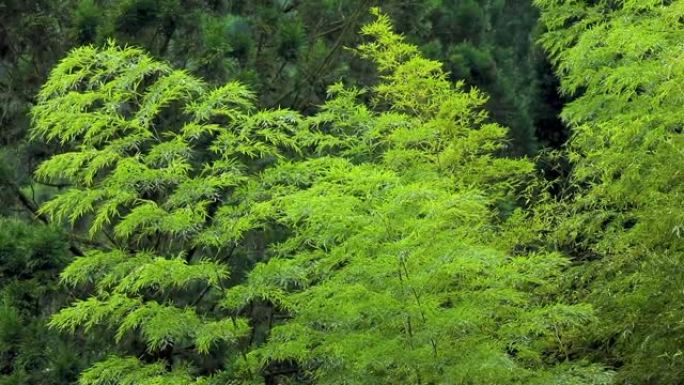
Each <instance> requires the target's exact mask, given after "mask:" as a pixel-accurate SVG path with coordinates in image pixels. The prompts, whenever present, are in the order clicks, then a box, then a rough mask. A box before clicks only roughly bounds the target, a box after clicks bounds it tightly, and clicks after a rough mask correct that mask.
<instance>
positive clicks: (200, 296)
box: [32, 12, 611, 385]
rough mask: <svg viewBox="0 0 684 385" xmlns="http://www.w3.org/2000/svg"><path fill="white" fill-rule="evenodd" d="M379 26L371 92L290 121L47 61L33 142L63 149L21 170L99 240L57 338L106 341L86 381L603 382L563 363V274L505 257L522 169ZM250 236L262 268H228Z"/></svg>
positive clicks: (200, 92)
mask: <svg viewBox="0 0 684 385" xmlns="http://www.w3.org/2000/svg"><path fill="white" fill-rule="evenodd" d="M376 17H377V19H376V21H375V22H373V23H371V24H369V25H367V26H366V27H364V28H363V30H362V33H363V34H364V35H366V36H368V37H370V41H369V42H368V43H366V44H363V45H361V46H359V47H358V49H357V52H358V53H359V54H360V56H361V57H363V58H367V59H369V60H370V61H372V62H374V63H375V65H376V66H377V68H378V70H379V79H380V80H379V82H378V84H377V85H376V86H375V87H373V88H372V89H366V90H356V89H348V88H345V87H344V86H342V85H339V84H338V85H335V86H333V87H331V88H330V90H329V96H330V99H329V101H328V102H327V103H326V104H325V105H323V106H322V107H321V110H320V112H319V113H318V114H315V115H312V116H309V117H305V118H304V117H300V116H299V115H298V114H296V113H294V112H292V111H288V110H280V109H278V110H265V111H259V110H256V109H255V108H254V107H253V106H252V99H253V96H252V94H251V93H250V92H249V91H247V90H246V89H245V88H244V87H243V86H242V85H240V84H238V83H234V82H233V83H228V84H226V85H224V86H222V87H218V88H216V89H211V88H209V87H207V86H206V85H205V84H204V83H203V82H201V81H200V80H198V79H197V78H195V77H193V76H191V75H189V74H188V73H186V72H184V71H180V70H173V69H172V68H170V67H169V66H168V65H167V64H164V63H161V62H157V61H155V60H152V59H150V58H149V57H148V56H147V55H145V54H144V53H143V52H142V51H140V50H138V49H134V48H117V47H116V46H115V45H114V44H109V45H108V46H107V47H105V48H104V49H96V48H93V47H83V48H79V49H76V50H74V51H72V52H71V54H70V55H69V56H67V57H66V58H65V59H64V60H63V61H62V62H60V64H59V65H58V66H57V67H55V69H54V70H53V72H52V73H51V75H50V78H49V80H48V82H47V83H46V84H45V86H44V87H43V89H42V90H41V93H40V94H39V103H38V105H37V106H36V107H35V108H34V109H33V118H34V127H33V130H32V134H33V136H34V137H35V138H40V139H42V140H46V141H54V142H58V143H59V144H60V145H61V146H63V148H64V149H65V150H64V152H63V153H61V154H59V155H55V156H53V157H51V158H50V159H48V160H46V161H45V162H43V163H42V164H41V165H40V167H39V168H38V169H37V172H36V174H37V176H38V177H39V178H40V179H42V180H44V181H47V182H51V183H66V184H69V185H70V186H71V188H70V189H68V190H66V191H64V192H63V193H61V194H59V195H57V196H56V197H55V198H54V199H52V200H51V201H49V202H47V203H46V204H44V205H43V206H42V207H41V209H40V212H41V213H43V214H45V215H47V216H49V217H50V218H52V219H54V220H57V221H62V222H69V223H70V224H71V225H72V226H73V227H74V228H75V230H74V231H76V232H79V229H83V230H82V231H83V232H85V233H87V234H88V237H89V238H90V239H91V242H93V243H95V244H96V247H94V248H93V250H90V251H89V252H87V253H85V255H84V256H82V257H79V258H77V259H76V260H75V261H74V262H73V263H72V264H71V265H70V266H69V267H68V268H66V269H65V270H64V272H63V274H62V280H63V281H64V283H65V284H67V285H71V286H76V287H84V288H86V289H89V292H90V293H91V294H90V296H89V297H88V298H86V299H83V300H78V301H76V302H74V303H73V304H72V305H71V306H70V307H68V308H65V309H63V310H62V311H61V312H59V313H58V314H57V315H56V316H54V317H53V318H52V321H51V325H52V326H54V327H56V328H59V329H62V330H66V331H72V332H73V331H76V330H83V331H84V332H86V333H90V332H91V331H93V330H96V329H98V330H101V329H105V330H106V333H109V335H111V337H112V338H113V339H114V340H115V341H118V342H119V343H120V346H121V349H120V351H119V353H118V354H117V355H116V356H112V357H110V358H109V359H107V360H105V361H102V362H100V363H98V364H96V365H95V366H94V367H92V368H91V369H90V370H88V371H86V372H85V373H84V374H83V376H82V377H81V380H80V383H81V384H82V385H89V384H117V385H128V384H162V383H164V384H194V383H212V382H213V381H216V382H217V383H225V382H228V381H232V383H263V382H267V383H287V381H290V380H292V381H304V382H305V383H320V384H339V383H348V384H366V383H368V384H378V383H388V384H389V383H396V382H405V383H415V384H421V383H434V384H437V383H453V384H466V383H467V384H491V383H497V384H506V383H508V384H533V383H539V384H548V383H557V384H580V383H582V384H584V383H587V384H606V383H608V382H609V380H610V378H611V375H610V373H609V372H604V371H603V370H602V369H601V368H600V367H599V366H594V365H588V364H586V363H585V362H583V361H581V360H577V361H575V360H573V359H572V357H570V355H569V346H571V345H572V344H573V343H574V342H573V341H575V340H576V339H577V335H578V334H580V332H581V330H582V328H583V327H584V325H586V324H588V323H591V322H592V321H593V320H594V315H593V311H592V308H591V306H589V305H586V304H567V303H562V302H560V301H559V298H558V292H557V289H558V287H557V285H556V284H555V283H554V282H555V281H556V280H557V279H558V276H559V275H560V274H561V272H562V271H563V269H564V268H565V266H566V265H567V263H568V261H567V260H566V259H565V258H563V257H562V256H561V255H559V254H556V253H550V254H546V253H530V254H522V255H515V254H514V253H513V247H514V246H515V245H513V244H512V242H511V240H512V239H515V237H516V236H517V235H512V234H509V233H508V232H507V230H505V229H507V228H509V227H510V226H509V224H508V222H509V221H520V220H522V219H523V218H524V215H522V214H521V213H520V212H519V211H517V212H515V213H514V212H513V209H512V207H513V206H514V203H515V200H516V197H517V194H518V192H519V190H520V189H521V187H522V185H523V184H524V183H525V181H526V180H528V179H529V178H532V175H531V174H532V172H533V166H532V164H531V163H530V162H529V161H527V160H512V159H504V158H498V157H496V156H495V154H496V153H497V151H500V150H501V149H502V148H503V147H504V146H505V139H506V130H505V129H504V128H503V127H501V126H499V125H496V124H492V123H488V119H487V118H488V117H487V114H486V112H485V111H483V110H482V109H481V107H482V105H483V104H484V103H485V102H486V97H485V96H484V95H482V94H481V93H480V92H479V91H478V90H476V89H471V90H469V91H465V90H464V86H463V84H461V83H458V84H455V85H453V84H451V83H450V82H449V81H448V80H447V75H446V73H445V72H444V71H443V70H442V68H441V64H440V63H439V62H436V61H432V60H428V59H426V58H424V57H422V56H421V55H420V54H419V53H418V50H417V48H416V47H414V46H412V45H410V44H407V43H406V42H405V41H404V39H403V38H402V37H401V36H399V35H397V34H395V33H394V32H393V31H392V29H391V27H390V23H389V21H388V18H387V17H386V16H383V15H381V14H379V13H378V12H376ZM362 94H365V95H364V96H366V97H367V98H368V100H370V101H371V102H370V103H369V104H368V105H364V104H361V103H360V101H359V99H360V97H359V96H361V95H362ZM515 223H518V222H515ZM254 243H256V244H257V245H262V246H263V247H266V248H267V254H264V253H262V254H261V255H258V256H257V258H267V260H266V261H264V262H261V263H257V264H256V265H255V266H254V268H253V269H251V270H250V271H248V272H247V273H246V279H240V278H241V277H238V278H234V277H229V275H230V273H231V272H233V273H236V272H235V269H234V267H236V266H244V262H240V261H239V260H238V259H241V258H242V259H247V260H248V262H249V261H250V258H252V259H251V260H254V259H253V258H254V256H253V255H250V248H254V247H255V246H252V244H254ZM252 252H253V251H252ZM247 264H249V263H247ZM237 273H240V274H242V273H243V272H242V271H237ZM264 313H266V316H265V317H264V316H263V314H264ZM260 314H261V316H260ZM248 317H249V318H248ZM264 318H266V320H264ZM263 336H267V338H266V341H265V342H264V341H263V340H264V337H263ZM127 341H128V343H126V342H127ZM140 345H142V349H141V347H140ZM135 357H138V358H135ZM279 368H280V369H279ZM283 368H285V369H286V370H282V369H283ZM212 376H213V377H212Z"/></svg>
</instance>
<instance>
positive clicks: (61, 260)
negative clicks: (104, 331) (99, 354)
mask: <svg viewBox="0 0 684 385" xmlns="http://www.w3.org/2000/svg"><path fill="white" fill-rule="evenodd" d="M69 260H70V257H69V253H68V251H67V243H66V241H65V239H64V234H63V233H62V232H61V231H58V230H57V229H55V228H53V227H47V226H41V225H29V224H26V223H23V222H21V221H19V220H11V219H0V346H1V348H0V384H3V385H4V384H17V385H19V384H22V385H23V384H27V385H33V384H35V385H53V384H54V385H57V384H63V383H64V382H65V381H75V380H76V379H77V377H78V374H79V372H80V371H81V370H82V369H83V368H84V366H85V365H86V364H87V358H88V356H89V355H90V354H89V353H87V350H86V349H83V348H78V347H77V346H76V343H75V342H76V341H74V340H72V339H67V338H64V337H62V336H60V335H59V334H58V333H55V332H54V331H51V330H48V329H47V326H46V324H45V323H46V321H47V320H48V317H49V316H50V315H51V314H52V313H53V312H55V311H56V310H57V309H59V308H60V307H62V306H64V304H65V303H66V302H67V299H66V293H65V291H64V290H63V288H61V287H60V286H59V285H58V277H59V272H60V271H61V270H62V269H63V268H64V267H65V266H66V264H67V263H68V262H69Z"/></svg>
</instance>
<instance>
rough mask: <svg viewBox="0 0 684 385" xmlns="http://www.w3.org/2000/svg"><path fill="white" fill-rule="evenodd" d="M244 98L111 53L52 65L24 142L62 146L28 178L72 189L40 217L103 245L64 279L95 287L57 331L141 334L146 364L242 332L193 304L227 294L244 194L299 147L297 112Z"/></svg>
mask: <svg viewBox="0 0 684 385" xmlns="http://www.w3.org/2000/svg"><path fill="white" fill-rule="evenodd" d="M251 100H252V94H251V93H250V92H249V91H247V90H246V89H245V88H244V87H242V86H241V85H239V84H237V83H228V84H226V85H225V86H222V87H219V88H216V89H207V87H206V86H205V85H204V84H203V83H202V82H201V81H199V80H198V79H196V78H194V77H192V76H190V75H188V74H187V73H186V72H183V71H177V70H172V69H171V68H170V67H168V65H166V64H163V63H160V62H156V61H154V60H152V59H150V58H149V57H148V56H146V55H144V54H143V53H142V52H141V51H140V50H137V49H133V48H124V49H120V48H116V47H115V46H114V45H110V46H108V47H107V48H105V49H103V50H97V49H95V48H93V47H83V48H79V49H77V50H74V51H73V52H72V53H71V55H69V56H68V57H67V58H65V59H64V60H63V61H62V62H61V63H60V64H59V65H58V66H57V67H56V68H55V69H54V71H53V72H52V74H51V76H50V79H49V80H48V82H47V83H46V85H45V86H44V87H43V89H42V91H41V93H40V95H39V104H38V105H37V106H36V107H35V108H34V109H33V116H34V121H35V125H34V129H33V132H32V134H33V135H34V136H35V137H40V138H42V139H44V140H47V141H51V140H54V141H58V142H59V143H60V144H61V145H62V146H64V147H65V148H66V149H67V151H66V152H64V153H62V154H59V155H56V156H54V157H52V158H51V159H49V160H47V161H45V162H43V163H42V164H41V166H40V167H39V168H38V170H37V172H36V174H37V176H38V177H39V178H41V179H42V180H44V181H48V182H53V183H63V184H68V185H70V186H71V188H70V189H68V190H66V191H65V192H64V193H62V194H59V195H58V196H57V197H55V198H54V199H52V200H51V201H49V202H47V203H46V204H45V205H43V206H42V207H41V210H40V212H41V213H43V214H45V215H48V216H49V217H50V218H52V219H54V220H57V221H68V222H70V223H71V224H72V225H77V224H78V225H79V226H82V227H84V228H86V229H87V232H88V235H89V237H90V238H91V239H93V241H95V242H98V243H102V247H101V248H100V249H99V250H93V251H91V252H89V253H86V255H85V256H83V257H79V258H77V259H76V260H75V261H74V262H73V263H72V264H71V265H70V266H69V267H68V268H67V269H66V270H65V271H64V272H63V274H62V280H63V281H64V282H65V283H66V284H69V285H74V286H83V285H88V286H92V287H93V288H94V289H95V291H94V293H93V296H91V297H90V298H88V299H87V300H84V301H79V302H76V303H75V304H74V305H73V306H72V307H70V308H67V309H64V310H62V311H61V312H60V313H59V314H58V315H57V316H55V317H54V318H53V320H52V325H53V326H55V327H58V328H60V329H65V330H71V331H74V330H76V328H77V327H79V326H83V327H85V329H86V330H89V329H91V328H94V327H96V326H98V325H104V326H108V327H109V329H110V330H112V332H115V337H116V339H117V340H121V339H123V338H125V337H127V336H129V335H131V334H133V335H138V336H139V338H140V339H142V340H143V341H144V342H145V345H146V347H147V350H148V352H149V353H150V354H152V355H153V356H154V354H159V352H160V351H163V350H164V349H171V350H173V349H177V350H183V351H185V350H187V349H190V350H195V351H196V353H197V354H206V353H208V352H209V350H210V349H211V348H212V347H214V346H215V345H217V344H220V343H222V342H232V343H234V342H236V340H237V339H239V338H240V337H243V336H245V335H246V334H247V333H248V332H249V330H248V327H247V324H246V321H245V320H244V319H243V318H239V317H232V319H230V318H228V319H227V320H226V319H225V318H216V316H217V314H216V313H215V312H214V313H211V314H209V313H207V312H206V311H200V312H198V311H197V310H196V309H195V308H193V306H195V305H197V302H198V301H200V300H202V299H203V298H204V297H205V296H206V295H208V294H211V295H213V296H215V295H216V292H220V291H222V290H223V282H224V281H225V280H226V279H227V278H228V276H229V271H230V268H229V263H230V261H222V260H221V259H222V258H225V251H224V252H222V251H221V248H224V250H225V248H227V247H228V246H229V244H230V243H233V244H235V243H237V242H239V241H240V240H241V238H242V235H243V233H244V232H245V231H246V230H249V229H250V228H251V227H252V226H251V225H249V223H247V224H246V225H245V224H243V225H242V226H240V225H239V223H236V222H235V221H233V220H232V218H233V217H234V216H235V215H236V213H239V212H240V210H243V209H242V208H241V207H240V206H241V204H242V203H243V202H242V199H241V198H240V195H239V190H240V188H241V186H244V185H245V183H246V181H247V180H248V179H249V177H250V175H253V174H254V173H255V172H258V171H259V170H261V169H262V168H263V167H266V166H267V165H268V164H270V163H272V162H274V161H276V160H277V159H278V158H280V157H282V156H283V155H282V154H281V152H283V151H292V152H296V151H297V150H298V149H297V147H296V146H295V140H294V137H295V136H296V134H297V125H296V123H297V122H298V117H297V114H295V113H293V112H290V111H285V110H272V111H255V110H254V109H253V107H252V104H251V103H252V102H251ZM244 203H247V202H244ZM243 220H244V219H243ZM236 225H238V226H236ZM219 240H220V241H221V242H218V241H219ZM215 246H216V247H215ZM217 253H218V255H217ZM209 256H211V257H209ZM192 296H194V297H196V299H194V300H192V299H191V298H190V297H192ZM205 305H206V304H205ZM183 354H186V353H183ZM84 381H86V382H85V383H89V382H87V380H84ZM103 381H104V379H103Z"/></svg>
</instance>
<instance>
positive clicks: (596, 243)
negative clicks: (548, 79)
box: [537, 0, 684, 384]
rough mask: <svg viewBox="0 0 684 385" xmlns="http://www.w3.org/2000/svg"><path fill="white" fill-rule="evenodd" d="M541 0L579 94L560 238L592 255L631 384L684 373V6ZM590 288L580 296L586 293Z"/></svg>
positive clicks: (601, 337) (594, 296) (591, 269)
mask: <svg viewBox="0 0 684 385" xmlns="http://www.w3.org/2000/svg"><path fill="white" fill-rule="evenodd" d="M586 3H587V2H583V1H544V0H538V1H537V4H538V5H539V6H540V7H541V10H542V22H543V23H544V25H545V27H546V28H547V29H548V32H547V33H546V34H545V35H544V37H543V39H542V42H543V43H544V45H545V47H546V48H547V50H548V52H549V53H550V55H551V57H552V59H553V60H554V62H555V64H556V67H557V69H558V73H559V75H560V76H561V77H562V79H561V81H562V88H563V91H565V92H566V93H569V94H574V95H576V96H577V98H576V100H575V101H573V102H572V103H570V104H569V105H568V106H567V107H566V108H565V109H564V112H563V118H564V119H565V120H566V121H567V122H568V123H570V124H571V125H572V127H573V130H574V135H573V139H572V142H571V145H570V149H569V150H570V153H569V155H570V158H571V160H572V161H573V163H574V170H573V180H572V182H573V189H574V190H575V193H574V194H573V196H572V198H571V199H570V201H569V202H568V205H569V210H568V213H567V214H568V217H567V218H566V219H565V220H564V221H563V227H562V228H561V231H560V235H561V239H560V242H561V244H563V245H569V246H570V247H572V248H574V250H575V252H576V253H577V254H578V255H579V256H580V257H582V256H584V258H587V259H594V260H595V261H594V262H589V263H587V265H586V266H585V268H586V274H585V278H584V280H585V282H588V287H584V285H582V284H581V286H580V287H582V289H583V290H585V291H586V292H587V293H586V294H587V295H588V298H590V299H591V301H592V302H594V303H595V304H596V305H597V307H598V308H600V309H601V310H602V311H601V314H600V316H601V317H602V318H603V319H604V320H605V321H604V322H603V323H602V328H600V329H599V330H598V331H597V333H596V334H595V335H593V336H592V337H593V338H595V339H597V340H598V341H599V343H600V344H601V345H602V346H605V351H599V352H598V353H599V354H598V355H599V357H600V358H604V357H606V358H607V359H608V360H610V361H611V362H612V363H613V364H614V365H616V366H618V367H621V370H620V372H619V374H620V375H619V379H620V382H621V383H625V384H654V383H657V384H677V383H681V378H682V376H684V356H683V355H682V341H684V334H683V333H682V329H681V322H682V321H681V318H682V317H681V314H682V311H684V308H683V307H682V302H681V298H680V294H679V293H680V292H681V286H682V284H683V283H684V274H683V273H682V267H681V266H682V263H683V262H684V260H683V259H682V258H683V257H684V240H683V239H682V236H683V234H682V230H683V229H684V209H682V198H683V197H684V175H683V174H682V172H681V165H682V164H683V162H684V151H683V149H684V136H683V135H682V134H683V132H682V125H683V124H684V111H683V110H682V108H681V107H682V104H683V103H684V90H683V89H682V87H681V84H682V82H683V81H684V51H682V47H681V42H682V39H684V29H682V28H681V26H682V25H681V22H682V19H683V18H684V1H680V0H675V1H643V0H629V1H619V2H618V1H595V2H591V5H590V4H586ZM584 294H585V293H581V295H584Z"/></svg>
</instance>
